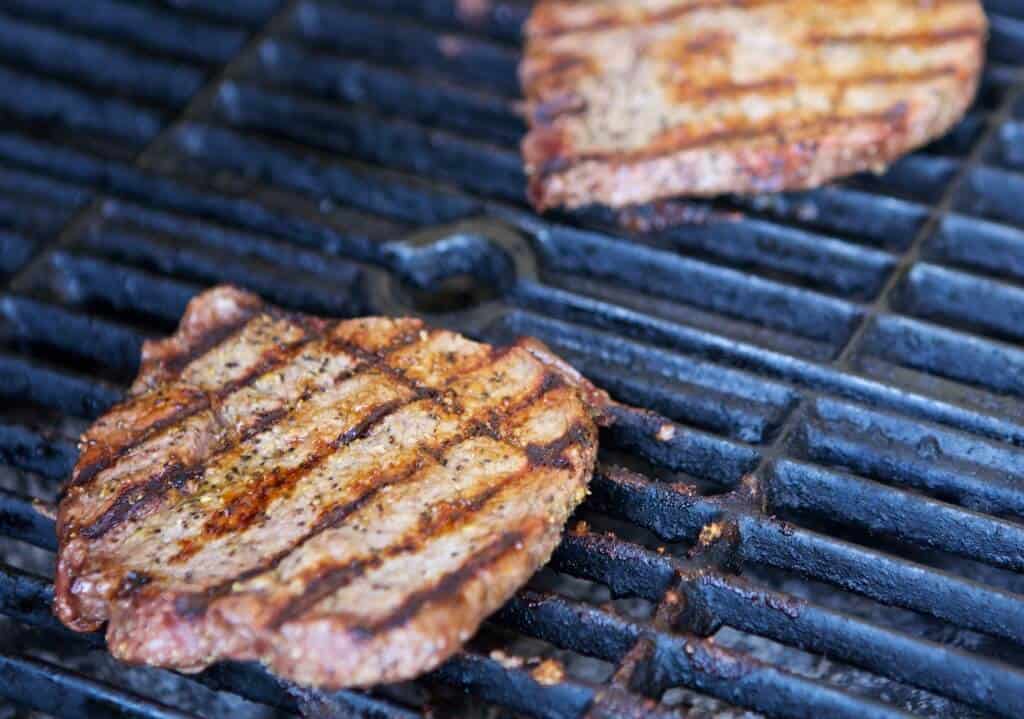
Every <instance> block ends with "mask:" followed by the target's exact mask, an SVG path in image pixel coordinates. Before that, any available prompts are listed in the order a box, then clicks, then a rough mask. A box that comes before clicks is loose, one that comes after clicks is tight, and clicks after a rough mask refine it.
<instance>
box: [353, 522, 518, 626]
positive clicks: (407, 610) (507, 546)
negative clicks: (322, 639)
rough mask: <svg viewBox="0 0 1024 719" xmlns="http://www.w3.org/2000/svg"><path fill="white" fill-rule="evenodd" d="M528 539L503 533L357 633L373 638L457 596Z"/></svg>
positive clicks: (510, 533)
mask: <svg viewBox="0 0 1024 719" xmlns="http://www.w3.org/2000/svg"><path fill="white" fill-rule="evenodd" d="M525 540H526V534H525V533H524V532H522V531H515V532H504V533H502V534H501V535H500V536H499V537H498V538H497V539H495V540H494V541H492V542H491V543H490V544H488V545H487V546H485V547H484V548H482V549H480V550H479V551H476V552H474V553H473V556H472V558H470V559H469V560H467V561H466V562H465V563H463V564H462V566H461V567H459V568H458V569H455V570H453V571H451V572H449V573H448V574H446V575H444V576H443V577H441V579H440V580H439V581H437V582H436V583H435V584H433V585H432V586H430V587H426V588H424V589H421V590H420V591H418V592H414V593H412V594H410V595H409V596H408V597H406V599H405V600H404V601H403V602H402V603H401V604H399V605H398V606H397V607H395V609H394V610H392V611H391V612H390V613H388V614H386V615H385V616H383V617H381V618H380V619H376V620H374V621H373V622H370V623H369V624H366V625H362V626H359V627H355V628H353V629H352V632H353V634H354V635H355V636H356V637H360V638H365V639H370V638H373V637H374V636H377V635H379V634H381V633H382V632H386V631H389V630H391V629H396V628H398V627H401V626H402V625H404V624H405V623H406V622H408V621H409V620H410V619H412V618H413V617H414V616H416V614H418V613H419V611H420V609H422V608H423V607H425V606H426V605H428V604H431V603H433V602H436V601H443V600H445V599H449V598H451V597H454V596H457V595H458V594H459V590H460V588H461V587H462V585H464V584H465V583H466V582H468V581H470V580H471V579H472V578H473V577H474V576H476V575H477V574H478V573H479V572H480V571H482V570H483V569H485V568H487V567H488V566H490V565H492V564H494V563H496V562H497V561H498V560H499V559H501V558H502V557H503V556H505V555H506V554H508V553H509V552H510V551H512V550H514V549H517V548H519V547H521V546H522V545H523V543H524V541H525Z"/></svg>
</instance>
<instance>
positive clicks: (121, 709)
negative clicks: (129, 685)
mask: <svg viewBox="0 0 1024 719" xmlns="http://www.w3.org/2000/svg"><path fill="white" fill-rule="evenodd" d="M0 679H2V681H0V696H6V697H8V698H10V699H13V700H16V701H18V702H19V703H23V704H28V705H29V706H31V707H33V708H34V709H38V710H39V711H43V712H47V713H49V714H56V715H59V716H62V717H72V718H78V717H81V719H92V717H95V716H97V715H99V714H104V715H116V716H125V717H140V718H145V719H198V717H196V715H194V714H186V713H184V712H179V711H177V710H176V709H172V708H171V707H168V706H164V705H162V704H158V703H157V702H154V701H152V700H148V699H143V698H142V697H139V696H136V695H134V694H132V693H129V692H127V691H124V690H122V689H115V688H114V687H112V686H110V685H108V684H104V683H102V682H98V681H95V680H93V679H88V678H86V677H83V676H81V675H79V674H78V673H76V672H72V671H70V670H67V669H64V668H62V667H59V666H57V665H55V664H50V663H49V662H44V661H40V660H38V659H30V658H27V657H19V656H11V655H9V654H0Z"/></svg>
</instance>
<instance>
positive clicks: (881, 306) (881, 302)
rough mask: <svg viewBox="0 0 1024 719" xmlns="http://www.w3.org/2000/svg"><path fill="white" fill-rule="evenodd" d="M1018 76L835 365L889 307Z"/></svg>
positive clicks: (991, 132)
mask: <svg viewBox="0 0 1024 719" xmlns="http://www.w3.org/2000/svg"><path fill="white" fill-rule="evenodd" d="M1022 78H1024V72H1020V71H1018V74H1017V78H1016V84H1015V87H1014V88H1013V89H1012V90H1011V91H1010V92H1008V93H1007V94H1006V96H1005V97H1004V98H1003V100H1002V103H1001V104H1000V106H999V107H998V108H997V109H996V111H995V112H994V113H993V114H992V115H991V116H990V117H989V120H988V126H987V127H986V128H985V131H984V132H983V133H981V136H980V137H979V138H978V140H977V142H975V144H974V147H973V148H972V149H971V152H970V153H968V155H967V157H966V158H965V159H964V162H963V164H962V165H961V169H960V171H959V172H958V173H957V174H956V175H954V176H953V177H952V178H951V180H950V181H949V182H948V183H947V184H946V187H945V190H944V192H943V194H942V196H941V197H940V198H939V200H938V202H936V203H935V205H934V206H933V207H932V210H931V213H930V215H929V218H928V220H927V221H926V222H925V223H924V225H922V227H921V229H920V230H919V231H918V233H917V235H916V236H915V237H914V240H913V242H911V244H910V246H909V247H908V248H907V251H906V252H904V253H903V255H902V257H901V258H900V261H899V264H898V265H897V266H896V268H895V269H894V270H893V272H892V273H891V274H890V275H889V280H888V281H887V283H886V284H885V286H884V287H883V288H882V291H881V292H880V293H879V294H878V298H877V299H876V300H875V302H874V304H873V305H872V306H871V308H870V309H869V310H868V311H867V313H866V314H865V315H864V318H863V320H862V321H861V323H860V325H859V326H858V327H857V329H856V330H854V332H853V334H852V335H851V336H850V338H849V340H848V341H847V343H846V345H845V346H844V348H843V350H842V352H840V354H839V358H838V362H837V364H838V366H840V367H842V368H843V369H848V368H850V367H851V366H852V362H853V358H854V356H855V354H856V353H857V352H858V351H859V350H860V348H861V345H862V343H863V341H864V338H865V336H866V335H867V333H868V330H869V328H870V327H871V325H872V324H873V323H874V322H875V320H876V318H877V317H879V316H880V315H883V314H885V313H887V312H889V311H890V299H891V297H892V296H893V295H894V294H896V292H897V287H898V285H899V283H900V282H901V281H902V279H903V277H904V276H905V275H907V274H908V273H909V272H911V271H912V270H913V269H914V267H915V265H916V263H917V262H918V260H919V258H920V256H921V253H922V250H923V248H924V245H925V241H926V240H927V239H928V238H929V237H930V236H931V235H932V234H933V233H935V232H936V231H937V230H938V229H939V227H940V226H941V223H942V220H943V219H944V218H945V217H946V216H947V215H948V214H949V213H950V212H951V211H952V210H953V207H954V203H955V202H956V198H957V193H958V192H959V191H960V188H961V186H962V185H963V184H964V183H965V182H967V181H968V179H969V177H970V174H971V172H972V171H973V170H974V168H975V167H976V166H977V165H979V164H980V163H981V159H982V156H983V153H984V151H985V148H986V147H987V146H988V145H989V144H990V142H991V141H992V139H993V138H994V137H995V136H996V134H997V132H998V129H999V127H1000V126H1001V125H1002V124H1003V123H1004V122H1005V121H1006V120H1007V119H1008V118H1009V117H1010V115H1011V112H1012V110H1013V107H1014V105H1015V104H1016V102H1017V100H1018V98H1020V97H1024V79H1022Z"/></svg>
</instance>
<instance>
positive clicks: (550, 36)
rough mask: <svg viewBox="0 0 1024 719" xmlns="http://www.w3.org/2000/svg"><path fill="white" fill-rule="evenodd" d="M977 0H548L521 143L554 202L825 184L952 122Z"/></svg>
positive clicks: (528, 61) (971, 54)
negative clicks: (527, 129) (526, 130)
mask: <svg viewBox="0 0 1024 719" xmlns="http://www.w3.org/2000/svg"><path fill="white" fill-rule="evenodd" d="M985 33H986V21H985V17H984V13H983V11H982V10H981V7H980V5H979V3H978V2H977V0H958V1H950V0H947V1H944V2H917V1H916V0H843V1H842V2H835V3H816V2H812V1H811V0H774V1H768V0H762V1H756V0H751V1H749V2H733V1H730V2H718V1H715V0H706V1H704V2H692V1H688V0H641V1H640V2H623V1H622V0H600V1H598V2H594V1H586V2H585V1H583V0H545V1H544V2H541V3H539V4H538V5H537V6H536V7H535V9H534V12H533V14H532V15H531V18H530V21H529V23H528V25H527V38H528V42H527V50H526V55H525V57H524V60H523V62H522V64H521V66H520V74H521V79H522V84H523V88H524V92H525V94H526V98H527V105H528V115H529V121H530V127H531V130H530V132H529V134H528V135H527V137H526V138H525V140H524V143H523V154H524V159H525V162H526V166H527V171H528V173H529V174H530V178H531V186H530V195H531V199H532V200H533V201H534V203H535V204H536V205H537V206H538V208H539V209H546V208H548V207H553V206H556V205H565V206H569V207H575V206H579V205H584V204H588V203H592V202H600V203H604V204H608V205H612V206H622V205H626V204H631V203H636V202H644V201H648V200H652V199H657V198H663V197H668V196H672V195H679V194H691V195H715V194H721V193H726V192H757V191H776V190H782V189H790V188H806V187H813V186H816V185H819V184H822V183H823V182H825V181H827V180H829V179H831V178H833V177H837V176H840V175H844V174H849V173H851V172H856V171H859V170H864V169H869V168H878V167H881V166H884V165H885V164H886V163H888V162H890V161H892V160H893V159H895V158H896V157H898V156H899V155H901V154H903V153H905V152H907V151H909V150H910V149H912V148H914V147H917V146H919V145H921V144H923V143H925V142H927V141H928V140H930V139H932V138H934V137H936V136H938V135H939V134H941V133H942V132H944V131H945V130H946V129H948V128H949V127H950V126H951V125H952V124H953V123H954V122H955V121H956V120H957V119H959V117H960V116H961V115H962V114H963V112H964V110H965V109H966V107H967V105H968V103H969V102H970V100H971V98H972V97H973V95H974V91H975V88H976V85H977V80H978V76H979V74H980V70H981V66H982V62H983V45H984V37H985Z"/></svg>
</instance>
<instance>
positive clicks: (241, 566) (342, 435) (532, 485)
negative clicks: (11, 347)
mask: <svg viewBox="0 0 1024 719" xmlns="http://www.w3.org/2000/svg"><path fill="white" fill-rule="evenodd" d="M602 398H603V395H602V394H601V393H599V392H597V391H596V390H594V389H593V388H591V387H585V386H584V384H583V383H582V381H581V380H579V378H578V376H576V375H574V374H573V373H572V372H571V370H570V369H569V368H567V367H565V366H564V365H562V364H561V363H560V362H559V361H558V360H557V358H554V357H553V356H551V355H550V354H548V353H547V351H546V350H545V349H544V348H543V347H542V346H538V345H537V344H536V343H526V344H524V345H522V346H513V347H510V348H503V349H497V348H494V347H491V346H489V345H485V344H480V343H477V342H472V341H470V340H468V339H465V338H463V337H461V336H459V335H457V334H454V333H451V332H447V331H443V330H436V329H431V328H429V327H426V326H424V325H423V324H422V323H421V322H420V321H419V320H415V319H388V318H383V317H370V318H365V319H358V320H350V321H332V320H326V319H321V318H316V317H310V316H304V315H294V314H288V313H285V312H283V311H281V310H278V309H276V308H273V307H269V306H266V305H264V304H263V303H262V302H261V301H260V300H259V299H258V298H256V297H255V296H253V295H249V294H246V293H243V292H240V291H238V290H235V289H233V288H229V287H221V288H216V289H214V290H211V291H208V292H206V293H204V294H202V295H200V296H198V297H197V298H196V299H194V300H193V301H192V302H191V303H190V305H189V307H188V310H187V311H186V313H185V316H184V318H183V319H182V322H181V326H180V327H179V329H178V331H177V332H176V333H175V334H174V335H173V336H172V337H170V338H169V339H166V340H161V341H158V342H150V343H147V344H146V346H145V348H144V350H143V361H142V368H141V370H140V374H139V377H138V379H137V380H136V382H135V384H134V385H133V387H132V389H131V391H130V393H129V396H128V398H127V399H126V400H125V401H124V402H122V403H121V404H119V405H117V406H115V407H114V408H112V409H111V410H110V411H109V412H108V413H107V414H106V415H104V416H103V417H102V418H100V419H99V420H98V421H97V422H96V423H95V425H93V427H92V428H90V429H89V431H88V432H87V433H86V434H85V435H84V436H83V438H82V451H81V455H80V459H79V462H78V464H77V466H76V467H75V470H74V473H73V475H72V477H71V479H70V481H69V483H68V486H67V490H66V494H65V497H64V498H63V500H62V501H61V504H60V508H59V513H58V535H59V543H60V549H59V555H58V568H57V582H56V601H55V610H56V613H57V615H58V616H59V617H60V619H61V620H62V621H63V622H64V623H66V624H67V625H68V626H70V627H72V628H74V629H78V630H93V629H97V628H99V627H100V626H101V625H102V624H103V623H104V622H108V629H107V638H108V644H109V647H110V650H111V651H112V652H113V653H114V654H115V655H116V656H118V657H120V658H122V659H125V660H128V661H133V662H146V663H151V664H156V665H160V666H167V667H175V668H179V669H183V670H189V671H191V670H199V669H201V668H203V667H205V666H207V665H209V664H210V663H211V662H213V661H216V660H217V659H221V658H235V659H257V660H260V661H262V662H264V663H265V664H267V665H268V666H269V667H271V668H272V669H273V670H274V671H276V672H278V673H279V674H281V675H283V676H286V677H288V678H291V679H294V680H296V681H299V682H302V683H307V684H318V685H323V686H328V687H341V686H353V685H366V684H371V683H375V682H381V681H393V680H398V679H403V678H407V677H410V676H413V675H415V674H417V673H420V672H422V671H425V670H428V669H430V668H432V667H434V666H436V665H437V664H438V663H440V662H441V661H442V660H443V659H445V658H446V657H447V656H449V655H450V654H451V653H452V652H454V651H455V650H456V649H457V648H458V647H459V646H460V645H461V644H462V643H463V642H464V641H465V640H466V639H467V638H468V637H469V636H470V635H471V634H472V633H473V632H474V630H475V629H476V628H477V626H478V625H479V623H480V622H481V621H482V620H483V618H484V617H485V616H486V615H487V614H489V613H490V612H492V611H493V610H495V609H496V608H498V607H499V606H500V605H501V604H502V603H503V602H504V601H505V600H506V599H507V598H508V597H509V596H510V594H511V593H512V592H513V591H515V589H517V588H518V587H519V586H520V585H521V584H522V583H523V582H525V581H526V579H527V578H528V577H529V576H530V575H531V574H532V573H533V572H534V571H535V570H536V569H537V568H538V567H539V566H540V565H541V564H542V563H543V562H545V561H546V560H547V558H548V556H549V555H550V553H551V551H552V550H553V549H554V547H555V544H556V543H557V541H558V538H559V536H560V533H561V529H562V526H563V523H564V522H565V520H566V519H567V517H568V515H569V513H570V512H571V511H572V509H573V508H574V507H575V506H576V505H577V504H578V503H579V502H580V501H581V500H582V498H583V497H584V495H585V493H586V485H587V482H588V480H589V478H590V474H591V471H592V469H593V464H594V461H595V454H596V427H595V420H594V416H595V415H594V411H595V410H594V404H595V403H600V401H602Z"/></svg>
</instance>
